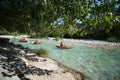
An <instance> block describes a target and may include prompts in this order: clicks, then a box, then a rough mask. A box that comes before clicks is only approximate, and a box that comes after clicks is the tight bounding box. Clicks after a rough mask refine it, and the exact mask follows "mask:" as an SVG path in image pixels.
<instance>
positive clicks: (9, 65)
mask: <svg viewBox="0 0 120 80" xmlns="http://www.w3.org/2000/svg"><path fill="white" fill-rule="evenodd" d="M0 69H1V71H0V80H83V76H82V75H81V74H80V73H79V72H76V71H74V70H72V69H69V68H67V67H65V66H64V65H62V64H59V63H57V62H56V61H55V60H53V59H50V58H43V57H38V56H37V55H36V54H35V53H34V52H32V51H30V50H27V49H24V48H22V47H19V46H15V45H13V44H10V43H6V44H5V43H4V44H0Z"/></svg>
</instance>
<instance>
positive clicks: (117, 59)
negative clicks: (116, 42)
mask: <svg viewBox="0 0 120 80" xmlns="http://www.w3.org/2000/svg"><path fill="white" fill-rule="evenodd" d="M39 40H40V42H41V44H39V45H34V44H32V40H29V42H27V43H21V42H19V40H17V39H15V40H12V39H11V40H10V42H12V43H14V44H16V45H17V44H20V45H22V46H23V47H25V48H29V49H32V50H39V49H41V48H43V49H46V50H47V51H48V55H49V57H51V58H53V59H55V60H57V61H58V62H60V63H62V64H64V65H66V66H68V67H70V68H72V69H75V70H77V71H79V72H81V73H82V74H84V75H85V77H86V78H85V80H120V50H117V51H114V50H105V49H100V48H92V47H87V46H83V45H81V44H79V43H73V42H64V43H65V44H66V45H72V46H73V47H74V48H72V49H58V48H56V47H55V46H56V45H59V44H60V42H59V41H53V40H43V39H39Z"/></svg>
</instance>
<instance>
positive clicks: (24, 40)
mask: <svg viewBox="0 0 120 80" xmlns="http://www.w3.org/2000/svg"><path fill="white" fill-rule="evenodd" d="M19 41H20V42H27V40H26V39H25V38H22V39H20V40H19ZM33 44H40V42H39V41H38V40H35V41H34V42H33ZM64 46H65V45H64V44H63V42H61V43H60V47H64Z"/></svg>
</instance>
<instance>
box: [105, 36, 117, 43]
mask: <svg viewBox="0 0 120 80" xmlns="http://www.w3.org/2000/svg"><path fill="white" fill-rule="evenodd" d="M107 41H109V42H118V40H117V39H116V38H115V37H109V38H108V39H107Z"/></svg>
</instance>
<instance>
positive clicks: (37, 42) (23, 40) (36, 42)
mask: <svg viewBox="0 0 120 80" xmlns="http://www.w3.org/2000/svg"><path fill="white" fill-rule="evenodd" d="M19 41H20V42H28V41H27V40H26V39H25V38H22V39H20V40H19ZM33 44H40V42H39V41H38V40H35V41H34V42H33Z"/></svg>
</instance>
